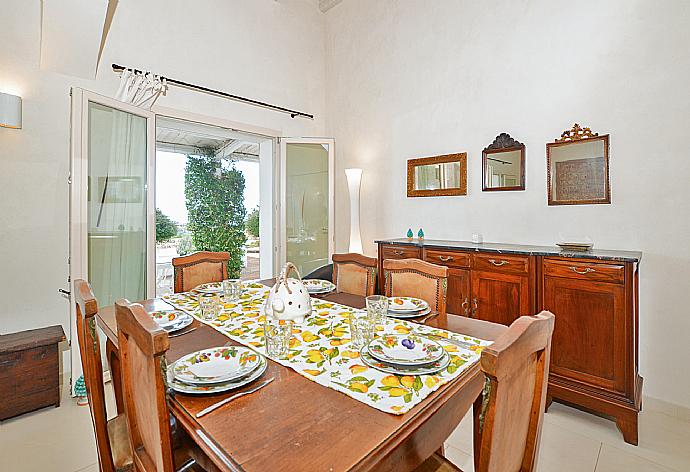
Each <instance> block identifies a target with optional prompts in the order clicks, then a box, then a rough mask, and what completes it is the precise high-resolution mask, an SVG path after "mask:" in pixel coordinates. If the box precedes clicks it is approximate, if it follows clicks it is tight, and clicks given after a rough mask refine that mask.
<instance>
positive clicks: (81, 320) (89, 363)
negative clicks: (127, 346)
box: [74, 279, 115, 472]
mask: <svg viewBox="0 0 690 472" xmlns="http://www.w3.org/2000/svg"><path fill="white" fill-rule="evenodd" d="M74 300H75V302H76V324H77V340H78V341H79V354H80V356H81V366H82V370H83V371H84V384H85V385H86V397H87V399H88V400H89V409H90V410H91V422H92V423H93V429H94V432H95V434H96V451H97V452H98V463H99V464H100V467H101V471H104V472H114V471H115V464H114V463H113V455H112V451H111V449H110V440H109V438H108V414H107V411H106V406H105V389H104V387H103V364H102V361H101V343H100V340H99V337H98V333H97V332H96V315H97V314H98V302H97V301H96V297H95V296H94V295H93V292H92V291H91V287H90V286H89V284H88V283H87V282H86V281H85V280H82V279H77V280H75V281H74Z"/></svg>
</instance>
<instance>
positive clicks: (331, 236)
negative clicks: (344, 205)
mask: <svg viewBox="0 0 690 472" xmlns="http://www.w3.org/2000/svg"><path fill="white" fill-rule="evenodd" d="M279 141H280V166H279V167H280V168H279V172H280V193H279V195H280V208H279V210H278V211H279V214H280V237H279V239H278V241H280V244H279V251H278V252H279V256H280V257H279V260H280V262H281V266H283V265H284V264H285V263H286V262H287V165H286V160H287V145H288V144H327V145H328V259H329V260H330V259H331V256H332V255H333V252H334V251H335V139H333V138H280V139H279ZM300 275H302V276H304V275H306V274H300Z"/></svg>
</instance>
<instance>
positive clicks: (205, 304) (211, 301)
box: [199, 295, 223, 321]
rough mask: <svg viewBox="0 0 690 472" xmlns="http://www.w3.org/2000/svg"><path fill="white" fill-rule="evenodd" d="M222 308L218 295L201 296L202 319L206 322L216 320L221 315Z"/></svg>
mask: <svg viewBox="0 0 690 472" xmlns="http://www.w3.org/2000/svg"><path fill="white" fill-rule="evenodd" d="M222 307H223V305H222V304H221V303H220V297H219V296H218V295H200V296H199V309H201V319H202V320H204V321H213V320H215V319H216V318H217V317H218V315H220V312H221V311H222Z"/></svg>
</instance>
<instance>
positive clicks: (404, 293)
mask: <svg viewBox="0 0 690 472" xmlns="http://www.w3.org/2000/svg"><path fill="white" fill-rule="evenodd" d="M383 276H384V288H383V292H384V294H385V295H386V296H387V297H415V298H421V299H422V300H424V301H426V302H427V303H429V306H430V307H431V310H432V311H436V312H438V313H440V314H445V313H446V294H447V292H448V268H447V267H445V266H440V265H436V264H431V263H430V262H425V261H422V260H420V259H385V260H384V261H383Z"/></svg>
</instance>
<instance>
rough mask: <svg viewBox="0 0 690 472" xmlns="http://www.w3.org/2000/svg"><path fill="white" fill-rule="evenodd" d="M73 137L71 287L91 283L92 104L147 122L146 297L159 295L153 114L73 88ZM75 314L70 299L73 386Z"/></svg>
mask: <svg viewBox="0 0 690 472" xmlns="http://www.w3.org/2000/svg"><path fill="white" fill-rule="evenodd" d="M70 94H71V96H72V100H71V120H70V121H71V134H70V177H69V184H70V196H69V285H70V292H71V293H74V281H75V280H76V279H80V278H81V279H85V280H88V274H89V261H88V247H89V240H88V239H89V238H88V201H87V200H88V198H87V196H88V190H89V187H88V185H89V183H88V176H89V142H88V131H89V128H88V127H89V120H88V117H89V102H94V103H98V104H101V105H104V106H107V107H110V108H115V109H117V110H121V111H124V112H127V113H131V114H133V115H137V116H141V117H143V118H145V119H146V152H147V163H146V181H147V182H146V207H147V208H146V211H147V222H146V247H147V260H146V296H147V297H148V298H151V297H152V296H154V295H155V291H156V254H155V251H153V252H152V251H150V250H148V249H149V248H150V247H151V246H152V244H153V243H154V242H155V239H156V211H155V201H154V196H155V194H156V192H155V178H153V177H155V167H154V160H153V157H155V148H156V126H155V120H154V116H155V115H154V114H153V112H151V111H148V110H145V109H143V108H139V107H136V106H134V105H130V104H127V103H124V102H121V101H119V100H115V99H113V98H110V97H105V96H103V95H99V94H97V93H94V92H90V91H88V90H84V89H81V88H78V87H72V89H71V91H70ZM75 320H76V313H75V306H74V303H73V297H70V346H71V353H70V356H71V362H70V363H71V377H72V378H71V385H72V389H73V388H74V382H75V381H76V378H77V377H79V375H81V373H82V367H81V359H80V353H79V343H78V342H76V341H77V339H76V336H77V334H76V333H77V331H76V322H75Z"/></svg>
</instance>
